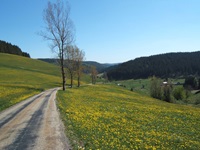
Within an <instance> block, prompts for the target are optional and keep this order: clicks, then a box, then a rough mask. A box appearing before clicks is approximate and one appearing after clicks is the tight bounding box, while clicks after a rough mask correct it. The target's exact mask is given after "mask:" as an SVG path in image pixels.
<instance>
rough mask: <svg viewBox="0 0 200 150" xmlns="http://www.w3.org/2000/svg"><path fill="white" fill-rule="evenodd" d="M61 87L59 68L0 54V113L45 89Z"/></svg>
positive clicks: (24, 58) (28, 59)
mask: <svg viewBox="0 0 200 150" xmlns="http://www.w3.org/2000/svg"><path fill="white" fill-rule="evenodd" d="M58 86H61V78H60V70H59V67H57V66H55V65H51V64H48V63H45V62H42V61H38V60H34V59H30V58H26V57H21V56H17V55H10V54H4V53H0V111H2V110H3V109H5V108H7V107H9V106H12V105H13V104H16V103H17V102H20V101H22V100H24V99H26V98H28V97H30V96H33V95H35V94H37V93H39V92H41V91H43V90H45V89H48V88H52V87H58Z"/></svg>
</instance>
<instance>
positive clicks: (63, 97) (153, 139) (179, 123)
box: [57, 84, 200, 150]
mask: <svg viewBox="0 0 200 150" xmlns="http://www.w3.org/2000/svg"><path fill="white" fill-rule="evenodd" d="M88 93H90V94H88ZM57 96H58V97H57V100H58V107H59V110H60V112H61V116H62V119H63V121H64V123H65V125H66V128H65V129H66V133H67V134H68V137H69V138H70V141H71V142H72V145H74V149H78V147H79V149H108V150H112V149H115V150H121V149H123V150H124V149H127V150H129V149H130V150H139V149H141V150H154V149H159V150H162V149H164V150H172V149H174V150H175V149H181V150H183V149H187V150H188V149H190V150H195V149H199V148H200V140H199V139H200V130H199V124H200V118H199V113H200V109H199V108H194V107H189V106H184V105H178V104H177V105H175V104H171V103H166V102H164V101H160V100H156V99H153V98H150V97H147V96H144V95H140V94H138V93H135V92H131V91H128V90H126V89H125V88H121V87H119V86H116V85H112V84H102V85H88V86H84V87H81V88H79V89H69V92H68V93H66V92H63V91H59V92H58V95H57ZM80 147H81V148H80Z"/></svg>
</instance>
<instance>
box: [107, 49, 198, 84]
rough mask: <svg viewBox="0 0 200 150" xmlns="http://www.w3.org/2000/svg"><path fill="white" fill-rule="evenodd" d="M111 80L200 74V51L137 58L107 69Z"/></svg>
mask: <svg viewBox="0 0 200 150" xmlns="http://www.w3.org/2000/svg"><path fill="white" fill-rule="evenodd" d="M107 75H108V78H109V79H110V80H126V79H139V78H148V77H150V76H156V77H160V78H168V77H180V76H182V77H185V76H188V75H200V51H198V52H191V53H167V54H160V55H154V56H149V57H141V58H136V59H134V60H130V61H128V62H125V63H122V64H120V65H118V66H115V67H111V68H109V69H108V70H107Z"/></svg>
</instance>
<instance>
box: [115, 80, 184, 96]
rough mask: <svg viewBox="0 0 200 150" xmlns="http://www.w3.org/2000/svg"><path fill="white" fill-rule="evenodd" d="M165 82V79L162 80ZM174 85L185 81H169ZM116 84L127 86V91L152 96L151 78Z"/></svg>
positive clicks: (123, 81) (116, 82) (117, 82)
mask: <svg viewBox="0 0 200 150" xmlns="http://www.w3.org/2000/svg"><path fill="white" fill-rule="evenodd" d="M162 80H163V81H164V79H162ZM169 81H171V82H172V83H177V82H179V83H184V79H169ZM114 83H115V84H120V85H123V86H125V88H126V89H128V90H131V88H132V89H133V91H135V92H138V93H140V94H144V95H150V84H151V78H148V79H136V80H134V79H130V80H122V81H115V82H114Z"/></svg>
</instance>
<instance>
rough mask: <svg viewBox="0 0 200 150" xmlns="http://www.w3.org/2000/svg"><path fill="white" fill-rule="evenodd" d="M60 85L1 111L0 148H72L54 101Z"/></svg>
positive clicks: (59, 149)
mask: <svg viewBox="0 0 200 150" xmlns="http://www.w3.org/2000/svg"><path fill="white" fill-rule="evenodd" d="M58 89H59V88H54V89H50V90H47V91H45V92H42V93H41V94H39V95H36V96H34V97H32V98H30V99H28V100H26V101H23V102H21V103H19V104H17V105H16V106H13V107H11V108H9V109H7V110H5V111H3V112H1V113H0V149H3V150H4V149H5V150H26V149H30V150H32V149H33V150H43V149H44V150H51V149H52V150H57V149H58V150H62V149H64V150H67V149H70V147H69V144H68V140H67V138H66V137H65V135H64V130H63V125H62V122H61V121H60V118H59V113H58V111H57V108H56V104H55V98H56V92H57V90H58Z"/></svg>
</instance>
